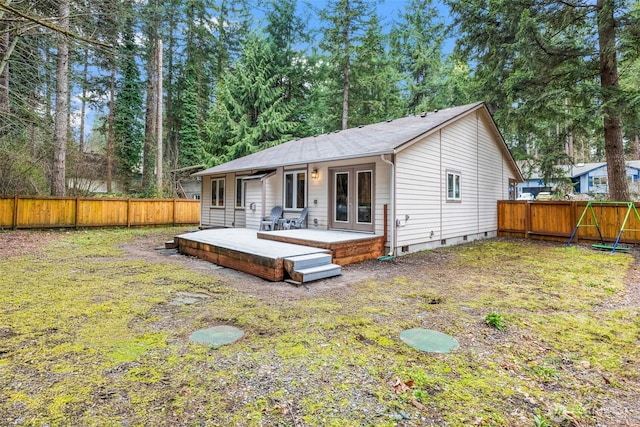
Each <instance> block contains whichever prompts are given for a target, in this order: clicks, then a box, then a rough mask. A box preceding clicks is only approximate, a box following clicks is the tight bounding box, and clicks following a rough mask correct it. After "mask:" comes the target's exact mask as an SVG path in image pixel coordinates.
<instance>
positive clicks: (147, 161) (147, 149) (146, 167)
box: [142, 40, 158, 191]
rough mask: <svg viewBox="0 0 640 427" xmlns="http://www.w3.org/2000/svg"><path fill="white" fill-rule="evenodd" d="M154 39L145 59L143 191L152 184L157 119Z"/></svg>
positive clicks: (148, 188)
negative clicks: (145, 105) (145, 106)
mask: <svg viewBox="0 0 640 427" xmlns="http://www.w3.org/2000/svg"><path fill="white" fill-rule="evenodd" d="M155 49H156V48H155V40H154V43H153V47H151V48H150V49H149V50H150V52H149V57H148V59H147V111H146V115H145V126H144V146H143V147H142V188H144V190H145V191H148V190H150V189H151V188H152V187H153V185H154V166H155V156H154V154H155V152H154V148H155V142H156V133H155V130H156V119H157V114H158V113H157V110H156V108H157V106H158V103H157V100H156V92H157V86H156V80H155V75H156V67H155V61H154V60H153V57H154V55H152V54H151V52H153V53H155Z"/></svg>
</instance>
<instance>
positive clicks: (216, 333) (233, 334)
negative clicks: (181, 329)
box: [189, 325, 244, 348]
mask: <svg viewBox="0 0 640 427" xmlns="http://www.w3.org/2000/svg"><path fill="white" fill-rule="evenodd" d="M242 335H244V332H242V331H241V330H240V329H238V328H234V327H233V326H225V325H221V326H214V327H212V328H207V329H200V330H199V331H195V332H194V333H192V334H191V336H190V337H189V339H190V340H191V341H193V342H196V343H200V344H208V345H210V346H211V347H213V348H217V347H220V346H221V345H225V344H231V343H232V342H234V341H237V340H238V339H240V337H242Z"/></svg>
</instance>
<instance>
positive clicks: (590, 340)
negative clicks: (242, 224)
mask: <svg viewBox="0 0 640 427" xmlns="http://www.w3.org/2000/svg"><path fill="white" fill-rule="evenodd" d="M182 231H183V230H182V229H166V228H164V229H137V230H107V231H104V230H93V231H73V232H55V233H48V234H47V236H48V238H47V239H45V240H44V241H42V242H41V244H40V245H39V246H38V247H35V248H33V249H31V250H26V251H21V252H19V253H7V254H2V252H0V254H2V256H1V257H0V425H33V426H42V425H50V426H56V425H61V426H93V425H96V426H110V425H113V426H119V425H127V426H162V425H167V426H192V425H193V426H201V425H211V426H236V425H237V426H427V425H434V426H612V427H613V426H624V425H628V426H638V425H640V409H639V406H640V404H639V403H638V402H640V354H639V353H640V347H639V342H640V341H639V339H640V316H639V313H640V309H639V301H640V295H638V293H639V292H640V290H639V289H640V285H638V281H639V280H638V279H639V277H638V276H640V273H638V272H637V271H636V268H637V266H636V261H635V258H634V254H615V255H611V254H609V253H606V252H597V251H593V250H591V249H587V248H580V247H577V248H576V247H569V248H567V247H564V246H562V244H548V243H536V242H530V241H518V240H490V241H485V242H481V243H472V244H467V245H462V246H457V247H451V248H445V249H440V250H436V251H430V252H424V253H419V254H414V255H409V256H406V257H401V258H399V259H397V260H396V261H392V262H378V261H375V262H369V263H365V264H360V265H354V266H348V267H346V268H345V276H344V277H346V278H349V277H351V278H352V279H350V281H349V283H347V282H344V280H343V282H342V283H343V285H342V286H334V287H332V286H330V285H329V286H327V285H326V283H329V284H330V283H331V281H327V282H326V283H325V284H322V283H319V284H314V283H311V284H309V285H308V287H307V288H306V289H305V288H294V287H289V285H283V284H271V283H268V282H263V281H261V280H259V279H252V278H249V277H247V276H244V275H238V274H235V275H232V274H227V273H225V271H222V270H214V269H210V270H207V269H202V268H194V266H195V265H197V264H198V263H204V262H203V261H194V260H192V259H188V258H187V257H183V256H173V257H169V256H164V255H163V256H158V255H157V254H156V253H154V250H153V247H157V246H161V244H162V242H164V240H166V239H167V238H169V237H171V236H173V235H175V234H179V233H180V232H182ZM13 233H14V232H6V233H0V243H2V242H3V239H5V240H6V239H7V238H9V237H10V236H11V235H12V234H13ZM21 233H23V235H24V236H27V237H28V236H30V235H36V234H35V233H37V232H21ZM40 233H42V232H40ZM140 241H144V242H147V243H146V244H147V246H144V245H143V246H140V248H141V249H139V250H137V251H135V252H132V251H130V250H128V249H127V247H126V246H123V245H126V244H128V245H133V244H135V242H140ZM8 245H9V244H7V246H8ZM145 248H146V249H145ZM145 250H146V251H148V253H149V256H146V255H145ZM162 257H164V259H166V262H165V261H163V258H162ZM187 261H188V262H187ZM338 280H339V279H338ZM248 282H250V283H249V284H248ZM283 289H284V291H283ZM184 293H188V294H184ZM181 295H182V296H184V295H187V296H189V295H196V296H197V298H195V300H194V301H191V302H193V303H188V304H184V303H183V302H184V301H182V302H181V300H180V299H179V297H180V296H181ZM488 315H489V317H487V316H488ZM486 320H489V321H490V322H489V323H492V324H493V325H496V324H497V325H498V326H500V322H502V323H503V324H504V326H505V327H504V329H503V330H500V329H498V328H496V327H495V326H491V325H489V324H488V323H487V321H486ZM215 325H231V326H236V327H238V328H241V329H242V330H243V331H244V333H245V334H244V336H243V337H242V338H241V339H240V340H239V341H237V342H235V343H233V344H231V345H227V346H222V347H220V348H218V349H211V348H208V347H207V346H205V345H201V344H195V343H190V342H189V335H190V334H191V333H192V332H194V331H196V330H198V329H202V328H207V327H210V326H215ZM417 327H422V328H429V329H435V330H438V331H440V332H444V333H447V334H450V335H452V336H454V337H456V338H457V340H458V341H459V342H460V349H459V350H457V351H455V352H452V353H449V354H431V353H424V352H420V351H417V350H415V349H413V348H411V347H408V346H407V345H405V344H404V343H403V342H402V341H401V340H400V339H399V333H400V332H401V331H402V330H404V329H409V328H417Z"/></svg>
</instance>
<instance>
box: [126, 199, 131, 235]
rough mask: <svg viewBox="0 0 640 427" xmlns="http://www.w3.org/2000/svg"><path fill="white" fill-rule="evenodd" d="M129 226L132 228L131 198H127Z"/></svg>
mask: <svg viewBox="0 0 640 427" xmlns="http://www.w3.org/2000/svg"><path fill="white" fill-rule="evenodd" d="M127 228H131V198H128V199H127Z"/></svg>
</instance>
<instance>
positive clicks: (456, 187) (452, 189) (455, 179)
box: [447, 171, 462, 201]
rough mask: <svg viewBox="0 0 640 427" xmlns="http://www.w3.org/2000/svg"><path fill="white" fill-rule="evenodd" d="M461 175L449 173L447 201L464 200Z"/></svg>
mask: <svg viewBox="0 0 640 427" xmlns="http://www.w3.org/2000/svg"><path fill="white" fill-rule="evenodd" d="M460 176H461V175H460V173H459V172H449V171H447V200H453V201H459V200H462V197H461V193H460Z"/></svg>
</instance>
